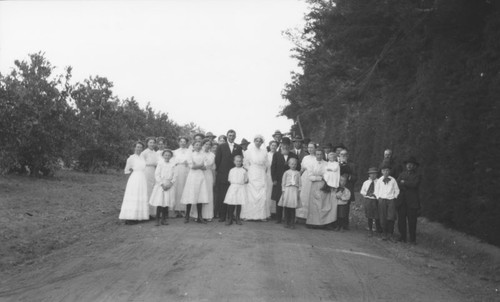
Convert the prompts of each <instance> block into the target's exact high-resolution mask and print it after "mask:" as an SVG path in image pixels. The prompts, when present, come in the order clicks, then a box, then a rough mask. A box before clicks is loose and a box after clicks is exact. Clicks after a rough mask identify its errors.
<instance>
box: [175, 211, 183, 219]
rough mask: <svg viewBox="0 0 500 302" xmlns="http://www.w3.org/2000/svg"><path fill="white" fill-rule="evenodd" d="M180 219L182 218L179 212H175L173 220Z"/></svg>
mask: <svg viewBox="0 0 500 302" xmlns="http://www.w3.org/2000/svg"><path fill="white" fill-rule="evenodd" d="M182 217H183V216H182V214H181V213H180V212H177V213H176V214H175V218H182Z"/></svg>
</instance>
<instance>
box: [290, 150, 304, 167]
mask: <svg viewBox="0 0 500 302" xmlns="http://www.w3.org/2000/svg"><path fill="white" fill-rule="evenodd" d="M296 152H297V150H296V149H292V150H290V153H293V154H295V155H297V153H296ZM306 155H308V153H307V151H306V150H304V149H300V151H299V154H298V155H297V157H298V159H299V164H300V163H301V162H302V159H304V157H305V156H306ZM297 170H299V171H300V169H297Z"/></svg>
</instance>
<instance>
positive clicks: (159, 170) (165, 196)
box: [149, 160, 177, 207]
mask: <svg viewBox="0 0 500 302" xmlns="http://www.w3.org/2000/svg"><path fill="white" fill-rule="evenodd" d="M176 176H177V175H176V172H175V164H174V163H172V161H170V162H168V163H167V162H165V160H161V161H159V162H158V166H156V171H155V180H156V183H155V186H154V187H153V193H151V197H150V198H149V204H150V205H152V206H155V207H173V206H174V205H175V179H176V178H177V177H176ZM166 184H173V186H172V187H170V189H168V190H167V191H165V190H163V188H162V186H161V185H166Z"/></svg>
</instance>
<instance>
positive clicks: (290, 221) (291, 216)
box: [280, 207, 295, 225]
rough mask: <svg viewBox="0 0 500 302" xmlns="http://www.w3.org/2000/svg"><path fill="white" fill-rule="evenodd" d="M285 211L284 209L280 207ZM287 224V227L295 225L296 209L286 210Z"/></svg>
mask: <svg viewBox="0 0 500 302" xmlns="http://www.w3.org/2000/svg"><path fill="white" fill-rule="evenodd" d="M280 208H281V209H282V210H283V207H280ZM285 223H286V224H287V225H294V224H295V209H294V208H285Z"/></svg>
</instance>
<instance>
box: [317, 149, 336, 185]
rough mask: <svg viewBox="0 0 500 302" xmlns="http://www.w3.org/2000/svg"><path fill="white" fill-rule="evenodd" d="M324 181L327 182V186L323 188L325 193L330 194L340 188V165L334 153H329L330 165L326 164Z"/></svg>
mask: <svg viewBox="0 0 500 302" xmlns="http://www.w3.org/2000/svg"><path fill="white" fill-rule="evenodd" d="M323 179H324V180H325V185H324V186H323V188H321V190H322V191H323V192H325V193H329V192H331V191H332V190H336V189H337V188H338V186H339V180H340V165H339V163H338V162H337V154H336V153H334V152H330V153H328V163H327V164H326V171H325V173H324V174H323Z"/></svg>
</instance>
